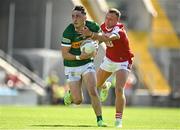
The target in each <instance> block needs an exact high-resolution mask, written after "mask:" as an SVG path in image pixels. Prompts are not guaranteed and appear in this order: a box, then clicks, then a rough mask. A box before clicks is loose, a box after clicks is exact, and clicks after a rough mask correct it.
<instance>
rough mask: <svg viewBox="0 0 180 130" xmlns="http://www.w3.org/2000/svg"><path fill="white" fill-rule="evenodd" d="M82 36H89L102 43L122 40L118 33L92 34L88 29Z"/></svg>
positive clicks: (85, 29)
mask: <svg viewBox="0 0 180 130" xmlns="http://www.w3.org/2000/svg"><path fill="white" fill-rule="evenodd" d="M81 33H82V35H84V36H89V37H91V38H92V39H94V40H98V41H101V42H109V41H113V40H116V39H119V38H120V35H119V34H118V32H117V31H113V33H110V34H103V33H101V32H98V33H96V32H91V31H90V30H89V29H88V28H87V27H86V28H84V30H82V32H81Z"/></svg>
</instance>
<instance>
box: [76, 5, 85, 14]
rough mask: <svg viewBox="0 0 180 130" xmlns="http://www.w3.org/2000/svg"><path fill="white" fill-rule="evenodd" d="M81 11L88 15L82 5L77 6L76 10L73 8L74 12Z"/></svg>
mask: <svg viewBox="0 0 180 130" xmlns="http://www.w3.org/2000/svg"><path fill="white" fill-rule="evenodd" d="M75 10H76V11H80V12H81V13H82V14H84V15H86V11H85V9H84V7H83V6H82V5H76V6H75V7H74V8H73V11H75Z"/></svg>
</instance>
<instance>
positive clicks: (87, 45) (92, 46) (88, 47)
mask: <svg viewBox="0 0 180 130" xmlns="http://www.w3.org/2000/svg"><path fill="white" fill-rule="evenodd" d="M80 49H81V52H82V51H83V50H84V51H85V52H86V53H88V54H89V53H92V52H94V51H95V50H96V43H95V42H94V41H92V40H85V41H83V43H82V46H81V47H80Z"/></svg>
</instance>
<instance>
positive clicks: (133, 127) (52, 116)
mask: <svg viewBox="0 0 180 130" xmlns="http://www.w3.org/2000/svg"><path fill="white" fill-rule="evenodd" d="M114 112H115V108H114V107H105V106H103V118H104V120H105V122H107V124H108V127H105V128H98V127H97V126H96V117H95V114H94V112H93V109H92V107H91V106H70V107H65V106H33V107H32V106H30V107H28V106H26V107H25V106H0V129H2V130H7V129H8V130H95V129H101V130H114V129H116V128H115V127H114V114H115V113H114ZM122 129H126V130H127V129H130V130H150V129H153V130H155V129H156V130H157V129H161V130H164V129H165V130H167V129H169V130H170V129H171V130H172V129H179V130H180V109H179V108H149V107H148V108H147V107H144V108H142V107H141V108H140V107H127V108H126V109H125V112H124V116H123V128H122Z"/></svg>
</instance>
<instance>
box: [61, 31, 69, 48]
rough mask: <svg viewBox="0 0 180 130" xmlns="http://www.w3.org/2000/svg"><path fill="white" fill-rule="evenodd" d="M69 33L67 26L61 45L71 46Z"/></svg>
mask: <svg viewBox="0 0 180 130" xmlns="http://www.w3.org/2000/svg"><path fill="white" fill-rule="evenodd" d="M69 34H70V33H69V30H68V28H66V29H65V30H64V32H63V35H62V39H61V46H66V47H71V37H70V35H69Z"/></svg>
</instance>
